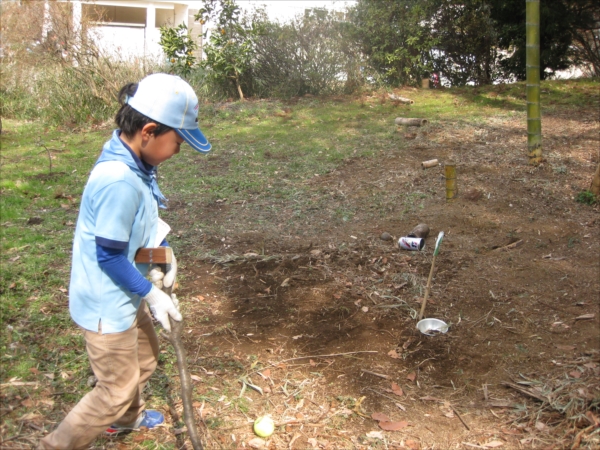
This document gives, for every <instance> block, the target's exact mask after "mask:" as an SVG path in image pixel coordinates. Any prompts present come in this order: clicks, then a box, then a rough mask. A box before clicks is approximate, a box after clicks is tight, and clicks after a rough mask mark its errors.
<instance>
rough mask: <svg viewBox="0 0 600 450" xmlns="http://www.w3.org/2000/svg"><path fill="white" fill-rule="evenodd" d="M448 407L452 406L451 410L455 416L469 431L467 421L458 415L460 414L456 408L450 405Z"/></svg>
mask: <svg viewBox="0 0 600 450" xmlns="http://www.w3.org/2000/svg"><path fill="white" fill-rule="evenodd" d="M450 408H452V411H454V414H456V417H458V419H459V420H460V421H461V422H462V424H463V425H464V426H465V428H466V429H467V430H469V431H471V429H470V428H469V425H467V423H466V422H465V421H464V420H463V418H462V417H461V416H460V414H459V413H458V411H457V410H456V408H455V407H454V406H452V405H450Z"/></svg>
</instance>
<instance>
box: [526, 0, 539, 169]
mask: <svg viewBox="0 0 600 450" xmlns="http://www.w3.org/2000/svg"><path fill="white" fill-rule="evenodd" d="M525 31H526V52H527V53H526V74H527V150H528V152H529V164H531V165H537V164H539V163H540V162H541V161H542V118H541V110H540V1H539V0H526V26H525Z"/></svg>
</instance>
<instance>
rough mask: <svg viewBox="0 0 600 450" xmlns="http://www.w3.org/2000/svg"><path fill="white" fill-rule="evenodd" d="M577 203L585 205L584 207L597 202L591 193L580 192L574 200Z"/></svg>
mask: <svg viewBox="0 0 600 450" xmlns="http://www.w3.org/2000/svg"><path fill="white" fill-rule="evenodd" d="M575 200H576V201H577V202H579V203H585V204H586V205H594V204H596V203H597V202H598V199H597V198H596V196H595V195H594V193H593V192H591V191H581V192H580V193H579V194H577V198H576V199H575Z"/></svg>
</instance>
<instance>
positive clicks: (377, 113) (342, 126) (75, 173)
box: [0, 80, 598, 448]
mask: <svg viewBox="0 0 600 450" xmlns="http://www.w3.org/2000/svg"><path fill="white" fill-rule="evenodd" d="M597 87H598V82H597V81H593V80H592V81H590V80H581V81H560V82H544V83H542V89H543V91H544V92H545V94H544V96H545V99H544V105H546V106H545V108H546V111H553V110H554V109H555V108H558V107H560V108H563V109H564V108H582V107H586V108H588V107H589V108H591V107H593V106H594V103H593V102H594V101H595V100H594V99H595V93H596V92H597ZM524 92H525V86H524V84H522V83H520V84H515V85H506V86H490V87H483V88H460V89H447V90H446V89H444V90H440V91H421V90H419V91H417V90H404V91H403V96H407V97H412V98H413V99H414V100H416V103H415V105H413V106H411V107H408V106H399V107H398V106H395V105H393V104H391V103H389V102H387V101H386V102H383V103H382V102H381V101H380V100H379V98H380V97H379V96H375V97H371V98H366V97H356V98H332V99H313V98H311V99H299V100H298V101H297V102H295V103H294V102H293V103H289V104H288V103H282V102H278V101H255V102H246V103H233V104H224V105H220V106H219V105H204V106H202V107H201V111H200V124H201V127H202V129H203V131H204V132H205V134H206V135H207V136H208V138H209V140H210V141H211V142H212V143H213V151H212V152H211V154H209V155H208V156H202V155H198V154H196V153H195V152H193V151H191V150H190V149H189V148H185V149H184V150H183V151H182V152H181V153H180V154H179V155H178V156H177V157H175V158H173V159H172V160H170V161H167V162H166V163H164V164H163V166H161V168H160V170H159V182H160V185H161V189H162V191H163V192H164V193H165V195H166V196H167V197H168V198H170V199H171V200H172V203H171V207H170V208H169V209H168V210H166V211H165V212H164V214H162V215H163V217H164V219H165V220H166V221H167V222H169V223H171V224H172V225H173V224H177V227H176V228H177V230H178V231H177V232H176V233H174V234H173V235H172V236H171V237H170V238H169V241H170V243H171V245H172V246H173V247H174V248H175V250H176V251H177V252H178V254H179V253H182V252H184V249H185V248H189V249H190V250H189V251H188V253H187V257H189V258H190V259H192V260H193V258H196V257H200V256H199V255H207V254H211V252H212V253H214V250H212V249H211V250H209V249H206V248H203V244H202V242H201V241H200V242H199V240H198V238H197V236H198V235H199V234H203V235H204V236H209V237H215V238H218V239H221V238H225V237H226V236H227V234H228V230H229V231H231V230H246V231H252V230H263V231H264V230H267V231H268V230H274V229H276V227H277V225H278V224H280V223H283V224H288V225H292V224H294V226H296V227H297V229H296V231H297V233H298V234H299V235H301V234H302V233H304V234H306V235H310V233H311V230H304V229H302V226H303V223H304V221H306V220H307V218H308V217H312V216H316V215H317V216H319V217H322V220H323V221H331V222H332V223H333V224H334V225H337V224H344V223H348V222H351V221H352V220H353V219H354V217H355V215H356V214H357V213H358V212H359V211H358V210H357V206H356V204H355V203H352V202H351V201H350V200H349V196H351V195H356V196H370V198H371V203H370V207H369V208H368V211H367V213H368V214H370V215H371V217H373V218H377V217H384V216H386V215H389V214H391V213H392V212H394V211H396V212H399V213H400V214H412V213H415V212H418V211H419V210H421V209H422V208H423V207H424V206H423V205H424V202H425V201H426V200H427V198H428V196H429V195H431V194H430V193H429V192H427V191H423V190H422V191H417V190H414V189H412V190H411V189H407V190H406V192H397V193H393V195H389V196H384V195H382V194H381V192H380V191H377V190H373V191H370V190H369V189H365V190H362V191H358V192H353V191H351V190H348V189H347V188H346V187H344V186H341V187H340V186H337V187H336V186H329V185H327V186H326V187H324V186H323V185H319V186H316V183H315V181H316V180H319V179H322V178H323V177H327V175H328V174H329V173H331V172H333V171H335V170H337V169H339V168H340V166H341V165H343V164H347V163H349V162H351V161H352V160H355V159H363V160H367V161H369V160H373V161H375V160H376V159H378V158H380V157H381V156H382V155H386V154H398V155H400V154H401V151H402V149H403V148H404V146H406V145H407V144H406V140H404V139H403V138H402V133H398V132H397V131H396V126H395V125H394V122H393V119H394V118H395V117H398V116H404V117H427V118H428V119H429V120H430V122H431V127H433V128H435V126H436V123H437V122H440V121H445V122H451V123H453V124H454V125H455V126H456V127H461V126H464V124H467V123H471V124H472V123H477V121H481V122H482V123H483V122H484V121H485V120H488V119H490V118H492V119H493V118H498V117H512V116H514V115H519V117H521V116H523V114H524V111H525V99H524ZM490 120H491V119H490ZM3 122H4V123H3V125H4V130H5V131H4V133H3V134H2V136H1V145H2V147H1V153H0V164H1V174H2V175H1V178H0V193H1V197H0V208H1V209H0V213H1V214H0V224H1V225H2V241H1V243H0V249H1V254H0V263H1V277H0V295H1V297H2V301H1V302H0V365H1V366H2V373H1V374H0V382H1V383H8V382H10V381H11V380H12V381H22V382H38V383H39V384H38V385H37V386H36V387H33V388H32V387H31V386H26V387H22V386H17V385H13V386H8V387H7V388H6V389H3V392H2V395H1V396H0V404H1V405H0V406H1V407H2V408H4V409H3V411H7V410H10V409H11V408H12V410H11V411H12V412H10V413H7V414H6V415H4V416H3V425H1V427H0V435H1V436H2V437H6V436H13V435H14V434H15V433H16V432H17V430H18V429H19V427H20V422H19V421H18V418H19V417H21V416H23V415H24V414H25V413H26V412H28V411H29V409H28V408H27V407H25V406H23V405H21V403H20V401H18V398H17V397H20V398H21V399H22V398H29V397H31V398H33V399H37V400H39V399H45V400H48V403H47V404H45V405H46V406H44V407H42V408H38V409H37V411H38V412H39V414H41V415H42V416H43V417H44V418H45V419H46V420H56V421H58V420H60V418H61V417H62V416H63V414H64V413H63V410H64V409H69V408H70V407H71V406H72V405H73V404H74V403H76V402H77V401H78V399H79V398H80V397H81V395H82V394H84V393H85V392H86V391H87V390H89V389H90V388H89V387H88V386H87V379H88V377H89V375H91V373H90V371H89V366H88V363H87V359H86V357H85V355H84V344H83V339H82V337H81V335H80V333H79V331H78V330H77V327H76V326H75V325H74V324H73V323H72V321H71V319H70V317H69V313H68V307H67V305H68V298H67V289H68V285H69V273H70V252H71V243H72V238H73V232H74V228H75V223H76V221H77V213H78V205H79V201H80V198H81V193H82V191H83V188H84V185H85V183H86V180H87V177H88V173H89V171H90V170H91V169H92V167H93V164H94V162H95V160H96V158H97V156H98V155H99V152H100V149H101V147H102V144H103V143H104V142H105V141H106V140H107V139H108V138H109V137H110V132H111V130H106V129H105V130H96V131H92V130H88V131H86V132H85V133H71V132H67V131H66V130H61V129H57V128H50V127H45V126H44V125H43V124H40V123H34V122H23V121H16V120H7V119H4V120H3ZM44 146H45V147H46V148H47V149H48V150H49V152H50V155H51V157H52V160H51V163H52V170H50V163H49V159H48V152H47V151H46V149H45V148H44ZM578 201H580V202H584V203H589V200H588V196H584V195H581V198H578ZM207 208H210V212H211V214H202V213H201V211H203V210H206V209H207ZM209 217H215V218H216V219H215V220H212V219H210V218H209ZM575 243H576V242H575V241H574V240H573V242H570V241H569V245H575ZM251 250H252V251H257V252H261V255H263V257H268V255H264V251H265V249H264V246H263V248H262V249H261V248H255V249H248V251H251ZM222 253H223V254H227V249H226V246H225V244H224V246H223V247H222ZM183 254H185V253H183ZM213 256H214V257H219V256H221V255H220V254H214V255H213ZM180 260H181V263H182V266H183V269H184V271H185V264H186V263H187V262H186V257H185V256H184V257H180ZM162 350H164V352H163V353H161V357H160V366H159V370H158V371H157V373H156V375H155V376H154V377H153V379H152V382H151V386H150V390H149V393H150V394H151V395H152V397H151V402H150V403H151V404H155V405H164V404H165V403H166V402H167V398H168V395H167V394H168V390H169V389H170V388H169V381H168V380H169V377H171V376H173V375H174V374H175V373H176V367H175V357H174V354H173V352H172V351H171V349H170V348H163V349H162ZM518 350H519V351H526V349H523V350H522V349H518ZM205 362H206V364H205V365H206V367H208V368H209V369H210V367H211V366H214V367H216V368H221V369H222V370H225V371H227V372H232V373H240V374H241V373H242V371H243V367H242V365H241V364H240V363H239V362H237V361H234V360H231V361H221V360H218V359H216V360H214V361H213V360H206V361H205ZM26 388H27V389H26ZM236 389H237V387H236ZM56 392H59V393H63V394H61V395H59V396H52V395H51V394H52V393H56ZM219 395H220V394H218V395H217V394H216V393H214V392H212V391H210V390H209V391H207V392H206V393H204V394H198V398H197V400H199V401H202V400H206V401H207V402H210V401H215V400H216V399H217V398H218V397H219ZM236 395H237V393H235V392H231V396H232V397H234V396H236ZM49 400H52V401H53V403H51V402H50V401H49ZM340 401H341V400H340ZM344 402H347V404H348V405H350V406H351V405H352V401H351V399H345V400H344ZM232 405H233V406H232V408H237V409H239V410H241V411H245V410H246V409H247V408H248V405H247V404H246V403H245V401H244V400H243V399H241V400H236V402H234V403H232ZM214 420H215V421H216V420H218V419H214ZM45 423H47V422H45ZM208 425H209V427H210V428H213V427H214V428H218V427H219V426H220V425H221V424H220V423H218V422H211V423H208ZM138 444H139V446H140V448H153V447H152V446H151V445H153V443H152V444H151V443H141V444H140V443H138ZM164 448H172V447H169V446H168V445H167V446H166V447H164Z"/></svg>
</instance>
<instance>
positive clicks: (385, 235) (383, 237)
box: [380, 231, 392, 241]
mask: <svg viewBox="0 0 600 450" xmlns="http://www.w3.org/2000/svg"><path fill="white" fill-rule="evenodd" d="M380 239H381V240H382V241H391V240H392V235H391V234H390V233H388V232H387V231H384V232H383V233H381V236H380Z"/></svg>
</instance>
